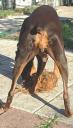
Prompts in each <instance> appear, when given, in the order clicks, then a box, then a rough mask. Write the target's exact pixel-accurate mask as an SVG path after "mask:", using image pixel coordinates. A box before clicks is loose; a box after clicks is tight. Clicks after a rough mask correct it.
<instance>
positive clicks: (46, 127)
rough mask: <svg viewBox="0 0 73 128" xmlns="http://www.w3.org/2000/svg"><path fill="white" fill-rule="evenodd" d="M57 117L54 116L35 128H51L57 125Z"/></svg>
mask: <svg viewBox="0 0 73 128" xmlns="http://www.w3.org/2000/svg"><path fill="white" fill-rule="evenodd" d="M57 119H58V117H57V115H55V116H54V117H52V118H49V119H48V120H47V121H45V122H44V123H42V124H41V125H40V126H37V127H36V128H53V126H54V125H55V124H56V123H57Z"/></svg>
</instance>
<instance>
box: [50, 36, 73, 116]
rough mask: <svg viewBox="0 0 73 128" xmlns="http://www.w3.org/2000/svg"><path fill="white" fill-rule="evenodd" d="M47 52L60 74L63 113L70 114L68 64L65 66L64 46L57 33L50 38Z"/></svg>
mask: <svg viewBox="0 0 73 128" xmlns="http://www.w3.org/2000/svg"><path fill="white" fill-rule="evenodd" d="M48 54H49V55H50V56H51V57H52V59H53V60H54V61H55V63H56V65H57V66H58V68H59V71H60V74H61V76H62V80H63V99H64V106H65V114H66V116H70V115H71V111H70V104H69V95H68V66H67V60H66V56H65V53H64V48H63V46H62V44H61V41H60V39H59V37H58V36H57V35H55V36H53V38H52V39H51V43H50V44H49V47H48Z"/></svg>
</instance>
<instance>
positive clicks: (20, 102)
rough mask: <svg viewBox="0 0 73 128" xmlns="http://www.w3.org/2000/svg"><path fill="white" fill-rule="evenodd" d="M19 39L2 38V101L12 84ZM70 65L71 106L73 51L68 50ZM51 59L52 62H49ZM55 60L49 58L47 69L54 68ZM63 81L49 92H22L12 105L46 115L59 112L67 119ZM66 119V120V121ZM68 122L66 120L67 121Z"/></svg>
mask: <svg viewBox="0 0 73 128" xmlns="http://www.w3.org/2000/svg"><path fill="white" fill-rule="evenodd" d="M16 45H17V41H12V40H0V103H2V102H5V101H6V98H7V94H8V91H9V89H10V86H11V79H12V69H13V66H14V58H15V51H16ZM66 56H67V60H68V67H69V84H68V86H69V95H70V101H71V107H72V106H73V102H72V95H73V78H72V77H73V72H72V71H73V53H71V52H66ZM49 61H50V62H49ZM52 67H53V61H52V59H50V58H49V60H48V62H47V64H46V69H49V70H50V69H52ZM62 85H63V83H62V80H61V78H60V79H59V81H58V84H57V86H56V87H55V88H54V89H53V90H52V91H50V92H49V93H48V92H44V93H38V94H34V95H30V94H27V95H26V94H23V93H21V92H19V93H17V94H16V95H15V96H14V99H13V102H12V104H11V106H12V107H13V108H17V109H19V110H24V111H26V112H31V113H34V114H38V115H41V116H44V117H50V116H53V115H55V114H57V115H58V116H59V117H60V120H63V121H64V120H65V121H66V118H65V117H64V115H63V112H64V110H63V109H64V105H63V98H62V91H63V86H62ZM70 120H71V121H70ZM65 121H64V122H65ZM65 123H66V122H65ZM68 124H73V118H70V119H69V121H68Z"/></svg>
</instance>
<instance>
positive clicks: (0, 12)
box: [0, 9, 23, 18]
mask: <svg viewBox="0 0 73 128" xmlns="http://www.w3.org/2000/svg"><path fill="white" fill-rule="evenodd" d="M21 13H23V10H17V9H16V10H11V9H8V10H0V18H6V17H8V16H13V15H14V16H15V15H19V14H21Z"/></svg>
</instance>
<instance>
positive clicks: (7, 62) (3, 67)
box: [0, 54, 14, 79]
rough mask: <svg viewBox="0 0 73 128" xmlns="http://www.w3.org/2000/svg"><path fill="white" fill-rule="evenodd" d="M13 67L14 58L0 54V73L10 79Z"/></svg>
mask: <svg viewBox="0 0 73 128" xmlns="http://www.w3.org/2000/svg"><path fill="white" fill-rule="evenodd" d="M13 67H14V60H13V59H11V58H9V57H7V56H4V55H2V54H0V74H2V75H4V76H6V77H8V78H10V79H11V78H12V70H13Z"/></svg>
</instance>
